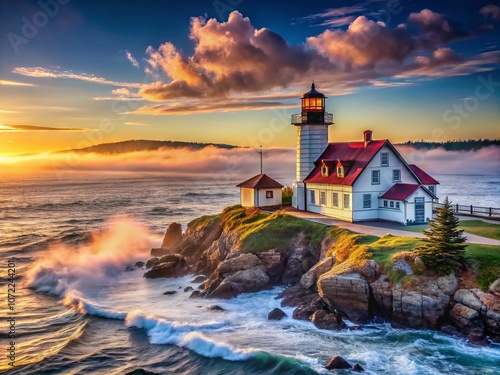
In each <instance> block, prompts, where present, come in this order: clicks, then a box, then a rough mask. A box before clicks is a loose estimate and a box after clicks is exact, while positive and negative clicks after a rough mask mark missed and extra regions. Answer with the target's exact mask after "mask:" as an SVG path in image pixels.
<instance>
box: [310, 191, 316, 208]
mask: <svg viewBox="0 0 500 375" xmlns="http://www.w3.org/2000/svg"><path fill="white" fill-rule="evenodd" d="M309 191H310V199H311V204H312V205H315V206H316V192H315V191H314V190H309Z"/></svg>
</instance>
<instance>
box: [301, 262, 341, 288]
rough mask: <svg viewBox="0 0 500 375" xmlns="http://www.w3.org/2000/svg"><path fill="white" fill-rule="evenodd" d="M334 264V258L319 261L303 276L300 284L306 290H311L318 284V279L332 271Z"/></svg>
mask: <svg viewBox="0 0 500 375" xmlns="http://www.w3.org/2000/svg"><path fill="white" fill-rule="evenodd" d="M333 264H334V259H333V257H326V258H325V259H323V260H321V261H319V262H318V263H316V265H315V266H314V267H312V268H311V269H310V270H309V271H307V272H306V273H305V274H304V275H302V277H301V278H300V283H301V284H302V286H303V287H304V288H305V289H309V288H310V287H312V286H313V285H315V284H316V281H317V280H318V277H320V276H321V275H322V274H324V273H325V272H328V271H330V269H331V268H332V266H333Z"/></svg>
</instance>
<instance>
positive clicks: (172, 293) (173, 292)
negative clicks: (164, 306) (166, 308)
mask: <svg viewBox="0 0 500 375" xmlns="http://www.w3.org/2000/svg"><path fill="white" fill-rule="evenodd" d="M176 293H177V292H176V291H175V290H167V291H166V292H165V293H163V295H164V296H172V295H174V294H176Z"/></svg>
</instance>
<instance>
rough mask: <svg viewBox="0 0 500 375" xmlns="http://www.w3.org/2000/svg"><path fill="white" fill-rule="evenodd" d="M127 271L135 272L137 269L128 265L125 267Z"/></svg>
mask: <svg viewBox="0 0 500 375" xmlns="http://www.w3.org/2000/svg"><path fill="white" fill-rule="evenodd" d="M125 271H135V268H134V267H132V266H131V265H128V266H126V267H125Z"/></svg>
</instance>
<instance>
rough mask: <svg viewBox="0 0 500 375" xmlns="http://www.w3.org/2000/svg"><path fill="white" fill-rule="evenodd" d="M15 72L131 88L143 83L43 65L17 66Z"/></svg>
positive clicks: (29, 75)
mask: <svg viewBox="0 0 500 375" xmlns="http://www.w3.org/2000/svg"><path fill="white" fill-rule="evenodd" d="M12 72H13V73H17V74H21V75H23V76H27V77H35V78H63V79H76V80H79V81H86V82H92V83H99V84H103V85H111V86H122V87H129V88H140V87H141V86H142V84H140V83H129V82H117V81H110V80H107V79H105V78H102V77H96V76H94V75H92V74H86V73H74V72H72V71H71V70H60V69H47V68H42V67H32V68H27V67H17V68H14V69H13V70H12Z"/></svg>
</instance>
